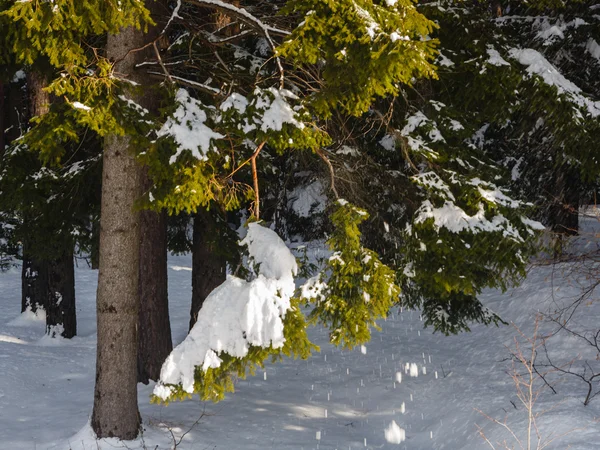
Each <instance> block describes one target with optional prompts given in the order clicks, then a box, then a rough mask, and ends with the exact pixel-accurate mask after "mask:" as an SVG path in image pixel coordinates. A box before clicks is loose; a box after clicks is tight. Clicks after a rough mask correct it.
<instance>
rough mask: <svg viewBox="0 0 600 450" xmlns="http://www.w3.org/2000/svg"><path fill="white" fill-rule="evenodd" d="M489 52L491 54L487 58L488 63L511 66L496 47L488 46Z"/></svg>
mask: <svg viewBox="0 0 600 450" xmlns="http://www.w3.org/2000/svg"><path fill="white" fill-rule="evenodd" d="M487 54H488V56H489V58H488V60H487V63H488V64H491V65H492V66H510V64H509V63H508V62H507V61H506V60H505V59H504V58H503V57H502V56H500V53H498V50H496V49H494V48H493V47H488V49H487Z"/></svg>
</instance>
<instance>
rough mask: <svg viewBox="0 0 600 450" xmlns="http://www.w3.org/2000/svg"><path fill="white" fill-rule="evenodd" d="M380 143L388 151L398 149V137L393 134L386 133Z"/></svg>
mask: <svg viewBox="0 0 600 450" xmlns="http://www.w3.org/2000/svg"><path fill="white" fill-rule="evenodd" d="M379 145H381V146H382V147H383V148H385V149H386V150H387V151H390V152H391V151H394V150H395V149H396V139H395V138H394V136H392V135H391V134H386V135H385V136H384V137H382V138H381V140H380V141H379Z"/></svg>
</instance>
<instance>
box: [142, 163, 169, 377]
mask: <svg viewBox="0 0 600 450" xmlns="http://www.w3.org/2000/svg"><path fill="white" fill-rule="evenodd" d="M144 184H145V186H144V187H145V188H146V189H147V188H148V187H149V186H150V180H149V179H148V176H147V174H144ZM140 219H141V222H140V230H141V244H140V275H139V277H140V285H139V293H140V317H139V328H138V329H139V345H138V358H137V360H138V381H139V382H141V383H144V384H148V382H149V381H150V380H155V381H156V380H158V379H159V378H160V369H161V367H162V364H163V362H164V361H165V359H167V356H169V353H171V350H173V341H172V338H171V324H170V321H169V301H168V293H167V216H166V213H164V212H163V213H160V214H159V213H156V212H154V211H142V213H141V217H140Z"/></svg>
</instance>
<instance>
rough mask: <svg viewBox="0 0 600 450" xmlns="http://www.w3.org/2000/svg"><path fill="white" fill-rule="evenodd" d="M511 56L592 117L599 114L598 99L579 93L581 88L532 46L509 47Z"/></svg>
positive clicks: (530, 72) (599, 103)
mask: <svg viewBox="0 0 600 450" xmlns="http://www.w3.org/2000/svg"><path fill="white" fill-rule="evenodd" d="M509 54H510V56H511V57H512V58H514V59H516V60H517V61H519V63H521V64H522V65H524V66H527V73H529V74H530V75H534V74H535V75H538V76H540V77H541V78H542V79H543V80H544V82H545V83H546V84H548V85H550V86H555V87H556V88H557V89H558V93H559V94H565V95H567V96H568V97H569V98H570V99H571V100H572V101H573V102H574V103H575V104H576V105H578V106H580V107H582V108H585V110H587V112H588V113H589V114H590V115H591V116H592V117H598V116H600V101H593V100H590V99H589V98H587V97H585V96H584V95H583V94H582V93H581V89H580V88H579V87H578V86H577V85H576V84H575V83H573V82H571V81H569V80H568V79H567V78H565V77H564V76H563V75H562V74H561V73H560V72H559V71H558V70H557V69H556V68H555V67H554V66H553V65H552V64H551V63H550V62H549V61H548V60H547V59H546V58H545V57H544V55H542V54H541V53H540V52H538V51H537V50H534V49H532V48H525V49H515V48H513V49H511V50H510V51H509Z"/></svg>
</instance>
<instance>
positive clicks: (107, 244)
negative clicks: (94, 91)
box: [92, 1, 172, 440]
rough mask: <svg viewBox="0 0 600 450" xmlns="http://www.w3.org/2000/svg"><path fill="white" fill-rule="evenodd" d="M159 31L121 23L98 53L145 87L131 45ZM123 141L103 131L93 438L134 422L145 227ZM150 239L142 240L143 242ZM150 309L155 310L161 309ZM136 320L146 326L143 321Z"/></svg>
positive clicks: (139, 178) (120, 433)
mask: <svg viewBox="0 0 600 450" xmlns="http://www.w3.org/2000/svg"><path fill="white" fill-rule="evenodd" d="M146 7H147V8H148V9H149V10H150V12H151V14H152V16H153V18H154V20H155V21H156V22H159V21H158V20H157V18H158V17H159V13H160V12H161V9H162V12H164V11H165V10H166V9H165V4H164V2H163V1H155V2H147V4H146ZM162 26H164V24H162ZM161 29H162V28H161V24H160V23H158V25H156V26H154V27H150V28H149V30H148V32H147V33H144V32H143V31H141V30H136V29H134V28H127V29H124V30H122V31H121V33H120V34H118V35H116V36H112V35H111V36H109V37H108V40H107V45H106V49H107V50H106V53H107V57H108V58H109V59H111V60H113V61H118V62H117V63H116V64H115V72H116V73H119V74H123V76H126V77H127V78H128V79H129V80H131V81H134V82H136V83H137V84H138V85H145V86H148V77H147V75H146V74H145V73H144V72H141V71H136V70H135V65H136V64H137V63H139V62H142V61H144V60H145V59H148V58H153V57H154V53H153V49H152V46H149V47H147V48H146V49H145V50H141V51H135V52H131V50H133V49H140V48H142V47H144V46H145V45H146V44H147V43H148V42H151V41H153V40H154V39H155V38H156V37H157V36H158V34H159V33H160V30H161ZM131 98H132V100H133V101H135V102H136V103H138V104H140V105H141V106H143V107H145V108H147V109H155V108H156V107H157V101H156V97H155V96H154V95H153V94H152V91H151V90H150V89H147V90H146V92H143V93H139V92H138V93H136V92H132V93H131ZM130 145H131V140H130V138H128V137H116V136H109V137H107V138H106V140H105V146H104V155H103V175H102V201H101V214H100V261H99V274H98V298H97V312H98V350H97V359H96V389H95V394H94V411H93V413H92V428H93V429H94V431H95V433H96V435H97V436H98V437H99V438H104V437H117V438H120V439H124V440H128V439H134V438H135V437H136V436H137V435H138V433H139V428H140V424H141V419H140V415H139V412H138V408H137V406H138V403H137V379H138V338H139V332H138V326H139V325H140V295H142V293H143V292H146V290H147V289H148V288H147V286H144V287H143V288H141V287H140V283H139V281H140V254H141V250H142V247H141V237H142V235H144V236H146V233H147V232H148V230H147V229H146V228H145V229H144V230H143V231H142V230H141V223H142V222H141V220H142V219H141V214H140V212H139V211H136V210H135V209H134V203H135V201H136V200H137V199H138V198H139V197H140V196H141V194H142V192H143V184H144V169H143V168H142V167H140V166H139V165H137V163H136V161H135V158H134V155H133V153H132V152H131V149H130V148H129V147H130ZM144 214H145V213H144ZM144 217H146V216H144ZM145 225H146V222H144V226H145ZM161 226H162V225H159V226H157V228H160V227H161ZM153 238H154V235H148V236H147V239H153ZM145 239H146V238H145ZM165 240H166V238H165ZM150 243H151V241H148V240H146V241H145V248H148V245H149V244H150ZM155 243H156V242H155ZM158 246H159V247H161V249H160V250H157V253H153V255H148V254H147V253H146V250H144V261H145V262H144V264H145V265H153V264H155V261H153V260H152V261H150V262H149V261H148V259H146V258H150V259H153V258H156V257H157V255H160V256H159V257H160V258H162V260H159V261H158V264H157V266H160V267H161V269H157V273H158V270H164V273H165V277H164V278H163V280H164V281H158V280H157V285H156V286H157V287H156V293H157V294H158V295H160V291H161V289H164V292H165V295H164V296H162V300H161V302H162V303H160V307H162V308H167V304H166V301H167V296H166V259H164V258H166V253H165V252H163V251H162V245H158ZM152 251H154V250H152ZM163 265H164V266H165V267H164V268H162V267H163ZM144 281H147V280H144ZM141 289H142V290H141ZM146 306H147V305H146ZM145 309H146V308H145V307H144V310H145ZM157 310H158V312H163V311H164V310H165V309H157ZM158 312H157V311H154V310H153V309H152V310H151V316H152V317H153V318H154V320H156V321H157V323H156V325H158V326H161V325H162V323H163V322H160V321H159V319H156V315H157V314H158ZM144 317H146V314H145V313H144ZM165 319H166V320H167V321H168V316H167V315H166V314H165V316H164V317H162V318H161V319H160V320H165ZM154 325H155V323H154V322H153V323H152V326H154ZM141 326H142V327H144V328H145V327H147V325H146V324H144V325H141ZM147 331H148V330H144V332H143V333H144V334H142V337H143V338H144V339H145V338H146V335H145V333H146V332H147ZM153 331H155V330H153ZM162 333H163V334H162V335H161V336H164V335H167V334H168V336H169V345H172V344H170V335H171V333H170V330H167V331H164V330H163V331H162ZM155 338H156V336H153V339H155ZM153 343H154V341H152V343H151V345H153ZM162 345H164V343H163V344H162ZM150 350H151V351H152V350H153V348H150ZM161 363H162V361H161Z"/></svg>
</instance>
